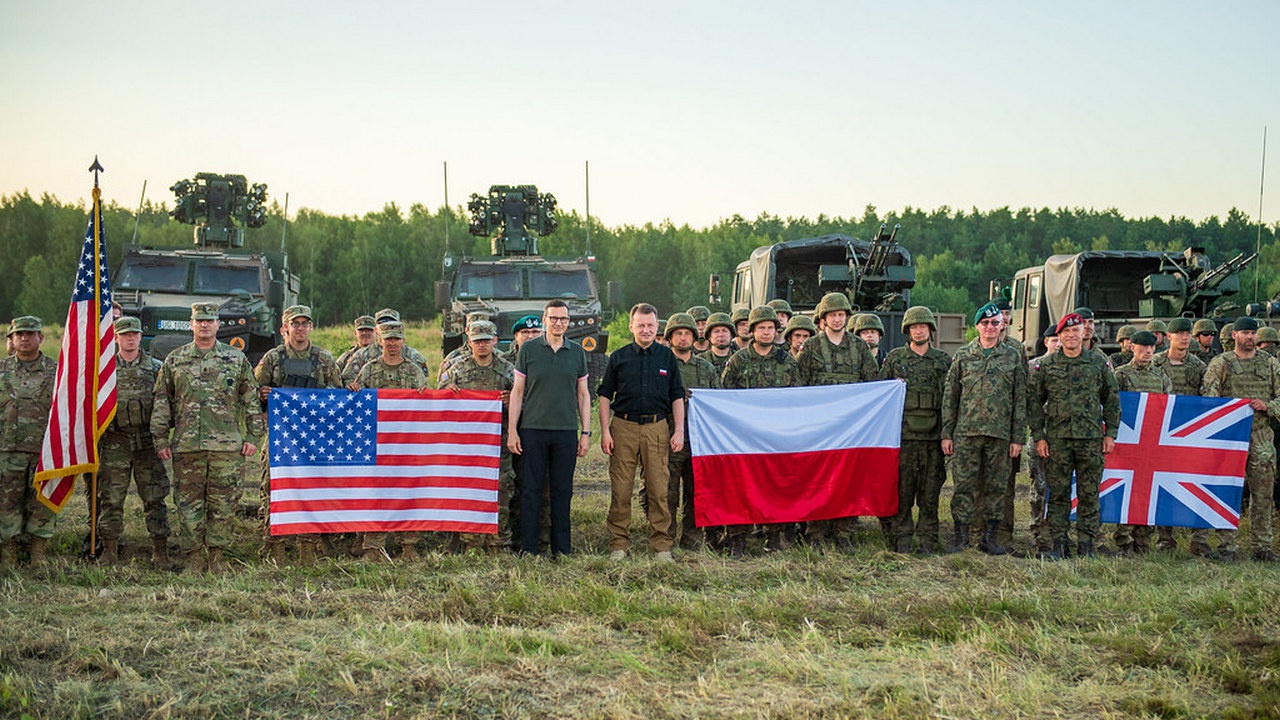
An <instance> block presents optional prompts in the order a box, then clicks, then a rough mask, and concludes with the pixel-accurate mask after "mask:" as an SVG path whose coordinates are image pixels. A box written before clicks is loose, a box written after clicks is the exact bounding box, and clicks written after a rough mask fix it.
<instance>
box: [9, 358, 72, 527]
mask: <svg viewBox="0 0 1280 720" xmlns="http://www.w3.org/2000/svg"><path fill="white" fill-rule="evenodd" d="M57 372H58V363H57V362H56V361H55V360H53V359H52V358H48V357H45V356H44V355H40V356H39V357H37V358H36V359H35V360H32V361H30V362H23V361H22V360H19V359H18V356H17V355H11V356H9V357H6V358H4V359H2V360H0V412H3V416H4V427H3V429H0V545H6V544H7V543H11V542H13V541H14V540H15V539H16V538H20V537H21V536H22V535H23V534H26V535H28V536H30V537H31V538H33V539H39V540H47V539H49V538H51V537H53V511H52V510H50V509H49V508H48V507H46V506H45V505H44V503H42V502H40V500H39V498H38V497H37V496H36V490H35V487H34V486H33V485H32V478H33V476H34V475H35V472H36V461H37V460H38V459H39V456H40V446H41V445H42V444H43V443H44V431H45V426H46V425H48V424H49V407H50V405H51V404H52V403H53V381H54V377H55V375H56V374H57Z"/></svg>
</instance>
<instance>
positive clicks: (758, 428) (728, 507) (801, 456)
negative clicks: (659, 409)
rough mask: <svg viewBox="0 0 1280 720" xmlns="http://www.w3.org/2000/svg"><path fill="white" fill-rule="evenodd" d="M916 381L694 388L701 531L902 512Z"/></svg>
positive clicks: (692, 432) (692, 426)
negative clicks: (902, 460)
mask: <svg viewBox="0 0 1280 720" xmlns="http://www.w3.org/2000/svg"><path fill="white" fill-rule="evenodd" d="M906 394H907V389H906V384H905V383H903V382H901V381H899V380H885V381H881V382H870V383H857V384H851V385H823V386H815V387H798V388H767V389H755V390H703V389H698V390H694V391H693V396H692V398H690V401H689V441H690V448H691V450H692V453H693V478H694V491H693V492H694V508H695V511H696V521H697V524H698V526H699V527H704V526H715V525H746V524H755V523H784V522H801V521H807V520H830V519H833V518H843V517H855V516H875V517H885V516H888V515H893V514H894V513H896V512H897V511H898V450H899V447H900V446H901V440H902V406H903V401H904V400H905V399H906Z"/></svg>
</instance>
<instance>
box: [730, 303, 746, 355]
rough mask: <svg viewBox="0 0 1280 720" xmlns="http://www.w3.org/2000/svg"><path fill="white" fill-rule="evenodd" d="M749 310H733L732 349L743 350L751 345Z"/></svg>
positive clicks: (735, 350)
mask: <svg viewBox="0 0 1280 720" xmlns="http://www.w3.org/2000/svg"><path fill="white" fill-rule="evenodd" d="M750 318H751V311H750V310H748V309H747V308H738V309H737V310H734V311H733V315H732V317H731V321H732V322H733V329H734V338H733V342H734V343H735V344H734V346H733V351H734V352H737V351H739V350H744V349H746V348H748V347H751V319H750Z"/></svg>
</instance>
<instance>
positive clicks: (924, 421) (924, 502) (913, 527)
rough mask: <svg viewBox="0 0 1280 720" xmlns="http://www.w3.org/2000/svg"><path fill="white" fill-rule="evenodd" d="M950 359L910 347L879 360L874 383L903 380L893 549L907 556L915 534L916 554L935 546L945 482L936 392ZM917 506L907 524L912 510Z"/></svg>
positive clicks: (939, 404)
mask: <svg viewBox="0 0 1280 720" xmlns="http://www.w3.org/2000/svg"><path fill="white" fill-rule="evenodd" d="M950 366H951V357H950V356H949V355H947V354H946V353H945V352H943V351H941V350H938V349H937V348H932V347H931V348H929V349H928V351H926V352H925V354H924V355H919V354H917V353H916V352H915V351H914V350H912V349H911V346H910V345H906V346H903V347H898V348H894V349H893V350H890V351H889V354H888V355H887V356H885V359H884V365H882V366H881V368H880V374H879V379H881V380H889V379H893V378H897V379H901V380H905V381H906V383H907V397H906V402H905V405H904V406H903V412H902V448H901V452H900V454H899V456H898V514H897V515H895V516H894V518H893V525H892V530H891V534H892V538H893V546H894V549H895V550H897V551H898V552H910V550H911V538H912V535H918V539H919V542H920V551H921V552H934V551H935V550H937V548H938V496H939V494H940V493H941V492H942V485H943V484H944V483H945V482H946V481H947V469H946V466H945V465H944V464H943V457H942V447H941V446H940V445H939V440H941V438H942V394H943V387H944V385H945V384H946V377H947V370H949V369H950ZM913 506H915V507H918V508H919V515H920V517H919V522H918V523H916V522H913V521H912V517H911V509H912V507H913Z"/></svg>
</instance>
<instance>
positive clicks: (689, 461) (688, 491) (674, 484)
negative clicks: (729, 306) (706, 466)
mask: <svg viewBox="0 0 1280 720" xmlns="http://www.w3.org/2000/svg"><path fill="white" fill-rule="evenodd" d="M708 352H710V351H708ZM676 363H677V364H678V366H679V368H680V380H681V381H682V382H683V384H684V388H685V390H686V391H688V390H693V389H696V388H718V387H720V376H719V375H718V374H717V373H716V369H715V366H714V365H712V364H711V363H710V361H707V360H704V359H703V358H701V357H698V355H697V354H696V353H694V354H691V355H690V357H689V361H688V362H685V361H684V360H681V359H680V356H679V355H676ZM684 417H685V429H684V437H685V443H684V447H683V448H681V449H680V452H678V453H674V452H673V453H669V454H668V457H667V465H668V470H669V472H668V475H669V476H670V480H669V482H668V484H667V506H668V509H669V510H670V511H671V523H672V526H673V527H674V526H675V524H676V518H677V516H678V512H679V510H680V499H681V497H683V498H684V515H683V516H682V517H680V547H681V548H684V549H686V550H691V549H693V548H694V547H695V545H696V543H697V538H698V536H699V531H698V527H697V524H696V523H695V522H694V509H693V451H692V450H691V449H690V447H689V441H688V437H689V427H688V425H689V401H688V400H687V399H686V400H685V415H684ZM674 422H675V419H674V418H671V417H668V418H667V424H668V426H669V429H670V430H671V431H672V432H675V428H674V425H673V423H674Z"/></svg>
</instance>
